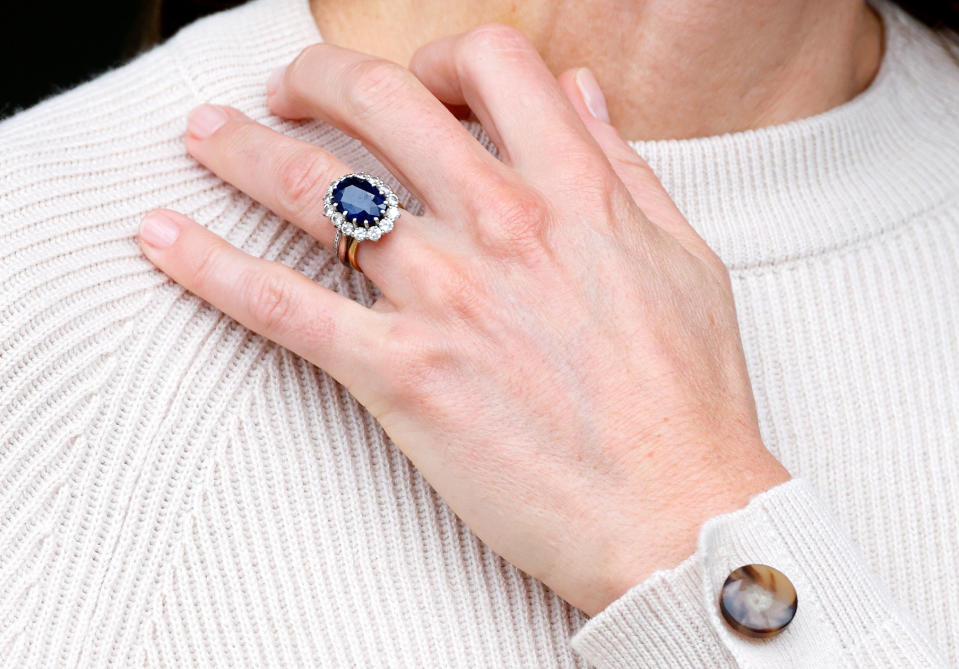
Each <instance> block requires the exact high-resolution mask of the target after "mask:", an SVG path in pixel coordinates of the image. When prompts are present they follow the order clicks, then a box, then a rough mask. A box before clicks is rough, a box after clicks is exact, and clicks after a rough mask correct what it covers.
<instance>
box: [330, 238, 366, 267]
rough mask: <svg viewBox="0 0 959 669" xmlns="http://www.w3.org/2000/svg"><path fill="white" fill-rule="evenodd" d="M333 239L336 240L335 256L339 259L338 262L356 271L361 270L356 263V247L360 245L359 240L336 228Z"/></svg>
mask: <svg viewBox="0 0 959 669" xmlns="http://www.w3.org/2000/svg"><path fill="white" fill-rule="evenodd" d="M334 241H335V242H336V257H337V258H339V259H340V262H341V263H343V264H344V265H347V266H348V267H352V268H353V269H355V270H356V271H357V272H362V271H363V270H361V269H360V266H359V265H358V264H356V249H357V247H358V246H359V245H360V242H359V240H358V239H356V238H354V237H347V236H346V235H344V234H343V233H342V232H340V231H339V230H337V231H336V237H335V240H334Z"/></svg>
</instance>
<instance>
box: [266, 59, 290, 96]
mask: <svg viewBox="0 0 959 669" xmlns="http://www.w3.org/2000/svg"><path fill="white" fill-rule="evenodd" d="M284 72H286V65H281V66H280V67H278V68H276V69H275V70H273V72H271V73H270V78H269V79H267V80H266V94H267V95H273V94H274V93H276V89H278V88H279V87H280V82H281V81H282V80H283V73H284Z"/></svg>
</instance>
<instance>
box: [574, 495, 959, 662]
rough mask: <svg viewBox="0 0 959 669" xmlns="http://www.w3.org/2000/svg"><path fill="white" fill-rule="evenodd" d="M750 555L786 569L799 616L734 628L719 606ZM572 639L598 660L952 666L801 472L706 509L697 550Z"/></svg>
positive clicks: (654, 576)
mask: <svg viewBox="0 0 959 669" xmlns="http://www.w3.org/2000/svg"><path fill="white" fill-rule="evenodd" d="M751 563H759V564H768V565H770V566H772V567H775V568H776V569H779V570H780V571H782V572H783V573H784V574H785V575H786V576H787V577H788V578H789V579H790V580H791V581H792V583H793V585H794V586H795V588H796V593H797V596H798V608H797V611H796V615H795V618H794V619H793V621H792V622H791V623H790V624H789V626H787V627H786V629H784V630H783V631H782V632H780V633H779V634H778V635H777V636H775V637H772V638H769V639H762V640H755V639H748V638H745V637H742V636H740V635H738V634H736V633H735V632H733V631H732V630H731V629H730V628H729V627H728V626H727V624H726V623H725V622H724V621H723V619H722V616H721V614H720V612H719V592H720V589H721V588H722V586H723V583H724V582H725V580H726V577H727V576H728V575H729V573H730V572H731V571H733V570H734V569H736V568H738V567H740V566H742V565H745V564H751ZM571 643H572V646H573V649H574V650H575V651H577V652H578V653H579V654H580V655H582V656H583V657H584V659H586V660H587V661H588V662H589V663H590V664H593V665H595V666H597V667H617V668H618V667H637V666H641V667H677V666H697V667H698V666H710V667H726V666H734V667H770V666H774V667H794V666H795V667H810V666H816V665H817V663H818V664H819V665H820V666H841V665H842V664H843V663H844V662H845V661H848V660H849V659H851V658H852V657H855V656H859V655H860V654H861V655H862V657H865V658H870V657H871V658H872V659H873V660H874V661H878V663H879V664H883V662H884V661H886V660H890V661H895V662H899V663H902V662H903V661H904V660H905V661H906V663H907V664H908V666H922V667H924V666H929V667H934V666H940V667H941V666H945V664H941V662H942V660H941V658H938V656H936V655H935V653H934V651H933V649H932V647H931V645H930V644H929V643H928V641H927V640H926V639H925V638H923V636H922V635H921V633H920V632H919V631H918V627H917V626H916V625H915V623H914V622H913V621H912V620H911V619H910V617H909V615H908V614H907V613H906V612H905V611H904V610H903V609H902V608H901V607H900V606H899V605H898V604H896V603H895V602H894V601H893V599H892V597H891V596H890V595H889V593H888V592H887V591H886V589H885V588H884V587H883V586H882V584H881V583H880V582H879V581H878V579H877V577H876V576H875V575H874V574H873V572H872V571H871V569H870V568H869V566H868V565H867V563H866V561H865V558H864V557H863V556H862V555H861V553H860V552H859V550H858V549H857V548H856V546H855V545H854V544H853V542H852V541H851V539H850V538H849V537H848V536H846V534H845V532H844V531H842V529H841V528H840V526H839V524H838V522H837V521H836V519H835V518H834V516H833V513H832V512H831V511H830V510H829V508H828V507H827V505H826V504H825V503H824V502H823V500H822V499H821V498H820V497H819V495H818V493H817V492H816V491H815V489H814V488H813V487H812V485H811V484H810V483H809V482H807V481H806V480H805V479H802V478H793V479H791V480H789V481H786V482H784V483H780V484H779V485H777V486H775V487H773V488H770V489H769V490H766V491H764V492H761V493H759V494H757V495H755V496H754V497H753V498H752V499H750V501H749V503H748V504H747V505H746V506H745V507H743V508H741V509H737V510H735V511H732V512H729V513H725V514H721V515H718V516H715V517H713V518H710V519H709V520H707V521H706V522H705V523H704V524H703V526H702V527H701V528H700V532H699V539H698V547H697V550H696V552H695V553H694V554H693V555H691V556H689V557H688V558H687V559H686V560H684V561H683V562H682V563H680V564H679V565H677V566H676V567H673V568H671V569H664V570H660V571H657V572H655V573H654V574H652V575H651V576H650V577H649V578H648V579H646V580H645V581H643V582H642V583H640V584H639V585H636V586H635V587H633V588H632V589H631V590H629V591H628V592H626V593H625V594H624V595H623V596H622V597H620V598H619V599H617V600H616V601H614V602H613V603H612V604H610V605H609V606H608V607H606V609H604V610H603V611H601V612H600V613H599V614H597V615H596V616H595V617H594V618H592V619H591V620H590V621H589V622H587V623H586V625H584V626H583V627H582V628H581V629H580V630H579V631H578V632H577V633H576V634H575V636H573V638H572V640H571ZM877 653H878V654H879V655H878V656H877V655H876V654H877ZM937 662H940V664H937ZM890 666H891V665H890Z"/></svg>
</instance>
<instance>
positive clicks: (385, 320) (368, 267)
mask: <svg viewBox="0 0 959 669" xmlns="http://www.w3.org/2000/svg"><path fill="white" fill-rule="evenodd" d="M343 4H348V3H343ZM494 4H496V3H489V6H492V5H494ZM584 4H586V3H584ZM597 4H600V3H597ZM529 5H530V7H534V5H535V3H529ZM444 6H446V5H444ZM570 6H572V5H570ZM563 8H565V9H566V11H571V10H570V9H569V7H568V6H566V5H563ZM625 9H626V7H625V6H622V7H619V10H620V11H625ZM714 9H715V8H714V7H713V5H712V4H708V5H707V7H706V9H704V12H706V11H707V10H708V11H713V10H714ZM743 11H745V10H743ZM518 16H519V15H517V17H518ZM637 20H639V19H637ZM398 32H399V31H398ZM847 37H850V38H852V37H851V36H847ZM657 39H665V37H659V38H657ZM393 60H396V59H393ZM408 64H409V68H408V69H407V68H405V67H402V66H400V65H398V64H396V63H395V62H390V61H388V60H386V59H381V58H379V57H375V56H371V55H368V54H363V53H361V52H359V51H355V50H352V49H349V48H345V47H342V46H336V45H333V44H320V45H315V46H312V47H309V48H307V49H305V50H304V51H303V52H302V53H301V54H300V55H299V56H298V57H297V58H296V59H295V60H294V61H293V62H292V63H291V64H290V65H289V66H288V67H286V68H285V69H284V70H282V71H281V72H280V73H279V74H278V75H276V76H275V77H273V78H271V81H270V82H269V83H268V84H267V86H266V89H267V90H266V91H265V94H266V95H267V96H268V102H269V106H270V108H271V110H272V111H273V112H274V113H276V114H278V115H279V116H282V117H286V118H291V119H306V118H311V119H320V120H322V121H325V122H328V123H331V124H333V125H336V126H338V127H340V128H342V129H343V130H344V131H346V132H347V133H350V134H352V135H355V136H357V137H359V138H360V139H361V140H362V141H363V142H364V143H365V144H366V146H367V147H368V148H369V149H370V150H371V151H372V152H373V153H374V155H376V156H377V157H378V158H379V159H380V161H381V162H382V163H383V165H384V167H386V168H387V169H389V171H390V172H392V173H393V174H394V175H395V176H396V178H397V179H399V180H400V181H401V182H402V183H403V184H404V185H406V186H407V187H408V188H409V189H410V190H411V192H413V193H414V194H415V196H416V197H417V199H418V200H419V201H420V202H421V203H422V204H423V205H424V207H425V211H424V213H423V215H422V216H414V215H412V214H410V213H408V212H403V214H402V215H401V216H400V218H399V220H398V221H397V223H396V229H395V230H394V231H392V232H390V233H389V234H386V235H385V236H384V237H383V238H382V239H380V240H379V241H376V242H370V241H367V242H363V243H361V244H360V247H359V250H358V254H357V257H358V262H359V264H360V266H361V267H362V268H363V270H364V273H365V274H366V276H367V277H368V278H369V279H370V280H371V281H373V282H374V283H376V284H377V286H379V288H380V289H381V291H382V293H383V297H382V298H381V299H380V300H378V301H377V302H376V303H375V304H374V305H373V306H372V307H371V308H366V307H364V306H362V305H360V304H358V303H356V302H353V301H352V300H349V299H347V298H345V297H342V296H340V295H338V294H336V293H334V292H332V291H331V290H329V289H327V288H325V287H323V286H320V285H317V284H316V283H314V282H313V281H311V280H309V279H308V278H306V277H304V276H303V275H301V274H299V273H297V272H295V271H293V270H291V269H290V268H288V267H286V266H284V265H282V264H279V263H276V262H271V261H265V260H262V259H259V258H253V257H251V256H249V255H247V254H245V253H243V252H242V251H240V250H238V249H236V248H234V247H232V246H230V245H229V244H227V243H226V242H225V241H224V240H222V239H220V238H218V237H216V236H215V235H213V234H212V233H210V232H209V231H208V230H207V229H206V228H205V227H203V226H202V225H199V224H197V223H196V222H194V221H191V220H190V219H188V218H187V217H185V216H183V215H182V214H179V213H176V212H172V211H169V210H159V211H154V212H150V213H148V214H147V215H146V216H145V217H144V219H143V222H142V223H141V229H140V235H139V241H140V246H141V249H142V250H143V252H144V254H145V255H146V256H147V257H148V258H149V259H150V260H151V261H152V262H154V263H155V264H156V266H157V267H159V268H160V269H161V270H163V271H164V272H165V273H167V274H168V275H169V276H170V277H171V278H173V279H174V280H176V281H177V282H179V283H181V284H182V285H183V286H184V287H186V288H187V289H189V290H190V291H192V292H193V293H195V294H196V295H198V296H200V297H202V298H204V299H206V300H208V301H209V302H210V303H212V304H213V305H215V306H217V307H218V308H220V309H222V310H223V311H224V312H225V313H227V314H229V315H231V316H232V317H234V318H236V319H237V320H238V321H239V322H241V323H243V324H244V325H246V326H247V327H249V328H251V329H252V330H254V331H256V332H259V333H261V334H262V335H264V336H266V337H269V338H270V339H272V340H274V341H276V342H278V343H279V344H281V345H283V346H286V347H288V348H289V349H291V350H292V351H293V352H295V353H297V354H299V355H301V356H303V357H304V358H306V359H308V360H310V361H311V362H313V363H314V364H316V365H318V366H319V367H321V368H322V369H324V370H325V371H326V372H328V373H329V374H330V375H332V376H333V377H334V378H335V379H336V380H338V381H339V382H340V383H342V384H343V385H344V386H345V387H346V388H348V389H349V391H350V392H351V393H352V394H353V395H354V396H355V397H356V398H357V399H358V400H359V401H360V402H361V403H362V404H363V405H364V406H365V407H366V408H367V409H368V410H369V411H370V412H371V413H372V414H373V415H374V416H375V417H376V418H377V420H378V421H379V422H380V424H381V425H382V426H383V428H384V429H385V431H386V432H387V434H389V436H390V437H391V438H392V439H393V441H394V442H395V443H396V444H397V446H398V447H399V448H401V449H402V450H403V452H404V453H406V455H407V456H408V457H409V458H410V459H411V461H412V462H413V463H414V464H415V465H416V467H417V468H418V469H419V471H420V472H421V473H422V474H423V475H424V476H425V477H426V478H427V480H429V482H430V483H431V484H432V485H433V487H434V488H435V489H436V490H437V492H438V493H439V494H440V495H441V496H442V497H443V498H444V500H445V501H446V502H447V503H448V504H449V505H450V506H451V507H452V508H453V510H454V511H455V512H456V513H457V514H458V515H459V516H460V517H461V518H462V519H463V520H464V521H465V522H466V523H467V524H468V525H469V526H470V528H471V529H472V530H473V531H474V532H475V533H476V534H477V535H478V536H479V537H480V538H481V539H482V540H484V541H485V542H486V543H487V544H488V545H489V546H490V547H491V548H493V550H495V551H496V552H498V553H499V554H500V555H502V556H503V557H504V558H505V559H506V560H508V561H510V562H511V563H513V564H515V565H516V566H517V567H519V568H520V569H523V570H524V571H526V572H527V573H529V574H530V575H532V576H534V577H536V578H538V579H540V580H541V581H543V582H544V583H545V584H546V585H548V586H549V587H551V588H552V589H553V590H554V591H555V592H556V593H557V594H559V595H560V596H561V597H563V598H564V599H566V600H567V601H568V602H570V603H571V604H572V605H574V606H576V607H579V608H581V609H583V610H584V611H586V612H587V613H589V614H596V613H598V612H599V611H601V610H603V609H604V608H605V607H606V606H608V605H609V603H611V602H612V601H613V600H615V599H616V598H618V597H619V596H621V595H622V594H623V593H625V592H626V591H627V590H628V589H629V588H631V587H632V586H634V585H636V584H638V583H640V582H642V581H643V580H645V579H646V578H647V577H648V576H649V575H650V574H652V573H653V572H654V571H656V570H658V569H665V568H670V567H674V566H676V565H677V564H679V563H680V562H681V561H682V560H684V559H685V558H687V557H688V556H689V555H690V554H691V553H693V552H694V551H695V550H696V541H697V535H698V531H699V528H700V526H701V525H702V523H703V522H704V521H705V520H706V519H708V518H710V517H712V516H715V515H717V514H719V513H724V512H727V511H732V510H734V509H737V508H740V507H742V506H744V505H745V504H746V503H747V502H748V501H749V499H750V498H751V497H753V496H754V495H756V494H758V493H759V492H762V491H764V490H767V489H769V488H770V487H773V486H775V485H777V484H779V483H782V482H784V481H787V480H788V479H789V473H788V472H787V471H786V470H785V469H784V468H783V467H782V465H781V464H780V463H779V462H778V461H776V459H775V458H774V457H773V456H772V455H771V454H770V453H769V451H768V450H767V449H766V447H765V445H764V444H763V441H762V438H761V436H760V430H759V425H758V419H757V416H756V408H755V403H754V400H753V395H752V390H751V388H750V383H749V376H748V373H747V369H746V362H745V358H744V355H743V350H742V345H741V341H740V333H739V329H738V324H737V319H736V311H735V305H734V300H733V293H732V287H731V283H730V278H729V274H728V272H727V270H726V268H725V266H724V265H723V263H722V261H721V259H720V258H719V257H718V256H717V255H716V254H715V253H714V252H713V251H712V250H711V249H709V247H708V246H707V245H706V243H705V242H704V241H703V240H702V239H701V238H700V237H699V235H698V234H697V233H696V232H695V230H694V229H693V227H692V226H691V225H690V224H689V223H688V222H687V221H686V220H685V218H684V217H683V216H682V214H681V213H680V212H679V211H678V209H677V208H676V207H675V205H674V204H673V202H672V200H671V199H670V198H669V195H668V194H667V193H666V192H665V191H664V190H663V188H662V186H661V185H660V183H659V181H658V180H657V179H656V177H655V175H654V174H653V173H652V172H651V170H650V169H649V168H648V166H646V165H645V164H644V163H643V162H642V161H641V160H640V159H639V158H638V156H637V155H636V154H635V152H633V151H632V150H631V149H630V148H629V146H628V145H627V144H626V143H625V142H624V141H623V139H622V136H621V134H620V133H619V132H618V131H617V129H616V127H614V126H613V125H611V124H610V123H607V122H606V121H605V120H604V119H606V115H605V113H604V110H605V109H606V105H605V103H604V101H603V99H602V94H601V93H600V92H599V90H598V89H597V88H595V87H593V86H590V85H589V83H590V81H591V78H590V75H589V73H588V72H587V71H585V70H579V69H575V70H567V71H565V72H562V73H561V74H560V75H559V76H558V77H556V76H555V75H554V73H553V71H552V70H551V69H550V67H549V65H548V64H547V63H546V62H544V61H543V60H542V59H541V57H540V55H539V54H538V52H537V49H536V47H535V45H534V44H533V43H531V41H530V40H528V39H527V38H526V37H525V36H524V35H523V34H522V33H521V32H519V31H518V30H516V29H514V28H510V27H507V26H503V25H499V24H486V25H482V26H479V27H474V28H471V29H470V30H468V31H466V32H463V33H459V34H456V35H453V36H449V37H445V38H440V39H436V40H433V41H430V42H428V43H427V44H425V45H423V46H420V47H419V48H418V49H416V51H415V52H414V53H413V54H412V57H411V58H410V59H409V63H408ZM517 90H522V91H524V94H523V95H522V96H518V95H515V94H514V93H513V91H517ZM584 91H585V93H586V94H585V96H584ZM371 100H374V101H376V100H389V104H382V103H376V102H373V103H371V102H370V101H371ZM629 104H630V102H629V101H628V100H626V99H622V100H620V101H619V102H617V103H615V104H614V105H613V109H614V110H615V109H617V108H618V109H621V110H625V109H628V105H629ZM464 105H465V106H468V107H469V108H470V109H471V110H472V112H473V113H474V114H475V115H476V117H477V118H478V120H479V121H480V122H481V123H482V124H483V125H484V127H485V128H486V129H487V132H488V133H489V135H490V137H491V138H492V139H493V140H494V142H495V143H496V145H497V148H498V149H499V154H500V156H501V158H502V160H497V159H496V158H494V157H493V156H492V155H491V154H490V153H488V152H487V151H486V150H485V149H483V148H482V147H481V146H480V145H479V144H478V143H477V142H476V141H475V140H474V139H473V137H472V136H471V135H469V133H467V132H466V131H465V129H464V128H463V126H462V125H461V124H460V122H459V121H457V120H456V119H455V118H454V116H453V115H452V114H451V113H450V111H449V107H461V106H464ZM617 105H618V106H617ZM624 105H625V106H624ZM590 109H592V110H593V111H594V112H596V115H594V114H593V113H591V111H590ZM742 111H743V114H745V113H746V111H747V110H742ZM728 120H729V119H727V121H728ZM185 142H186V147H187V149H188V150H189V152H190V153H191V154H192V155H193V156H194V157H195V158H196V159H197V160H198V161H199V162H200V163H202V164H203V165H205V166H206V167H208V168H209V169H211V170H212V171H213V172H215V173H216V174H218V175H219V176H220V177H222V178H223V179H225V180H226V181H228V182H230V183H232V184H234V185H235V186H237V187H238V188H240V189H241V190H243V191H245V192H247V193H248V194H250V195H251V196H252V197H254V198H255V199H257V200H259V201H260V202H262V203H263V204H264V205H266V206H267V207H269V208H270V209H272V210H273V211H275V212H276V213H277V214H279V215H280V216H282V217H283V218H285V219H286V220H288V221H290V222H291V223H292V224H294V225H297V226H299V227H301V228H303V229H304V230H305V231H307V232H308V233H309V234H311V235H313V236H314V237H316V238H317V239H318V240H319V241H320V242H322V243H323V244H325V245H327V246H329V245H330V244H331V242H332V239H333V233H334V228H333V227H332V225H330V224H329V221H328V220H326V219H325V218H324V217H323V213H322V208H323V203H322V200H323V196H324V194H325V191H326V188H327V185H328V184H329V183H330V181H331V180H333V179H334V178H336V177H338V176H341V175H343V174H345V173H348V172H351V171H353V170H352V168H351V167H350V166H349V165H345V164H343V163H341V162H340V161H339V160H338V159H337V158H336V157H335V156H333V155H331V154H330V153H328V152H326V151H324V150H323V149H320V148H318V147H315V146H312V145H308V144H305V143H301V142H299V141H296V140H293V139H290V138H287V137H284V136H283V135H280V134H278V133H276V132H274V131H272V130H270V129H268V128H266V127H264V126H262V125H259V124H257V123H255V122H253V121H252V120H250V119H248V118H247V117H245V116H244V115H243V114H242V113H240V112H239V111H237V110H235V109H231V108H228V107H218V106H210V105H206V106H201V107H200V108H198V109H197V110H195V111H194V112H193V114H192V115H191V118H190V123H189V127H188V131H187V135H186V137H185ZM556 156H563V160H556ZM158 225H159V228H158V227H157V226H158ZM160 233H163V234H160Z"/></svg>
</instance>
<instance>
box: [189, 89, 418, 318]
mask: <svg viewBox="0 0 959 669" xmlns="http://www.w3.org/2000/svg"><path fill="white" fill-rule="evenodd" d="M186 147H187V150H188V151H189V152H190V154H191V155H192V156H193V157H195V158H196V159H197V160H198V161H200V163H202V164H203V165H204V166H206V167H207V168H209V169H210V170H211V171H212V172H213V173H214V174H216V175H217V176H219V177H220V178H221V179H223V180H225V181H227V182H229V183H231V184H233V185H234V186H236V187H237V188H239V189H240V190H242V191H243V192H245V193H247V194H248V195H249V196H250V197H252V198H253V199H254V200H257V201H258V202H261V203H262V204H264V205H266V206H267V207H268V208H269V209H271V210H272V211H274V212H275V213H276V214H278V215H279V216H281V217H282V218H284V219H286V220H288V221H290V222H291V223H293V224H294V225H296V226H298V227H300V228H302V229H303V230H305V231H306V232H307V233H309V234H310V235H312V236H313V237H315V238H316V239H318V240H319V241H320V242H322V243H323V244H324V245H325V246H326V247H327V248H330V249H331V250H332V251H333V252H334V253H335V251H336V250H335V249H332V244H333V238H334V235H335V234H336V228H335V227H333V224H332V223H331V222H330V220H329V219H328V218H327V217H326V216H325V215H324V213H323V198H324V196H325V195H326V191H327V189H328V187H329V184H330V182H331V181H333V179H335V178H337V177H340V176H343V175H344V174H347V173H350V172H352V170H351V169H350V168H349V167H348V166H347V165H345V164H344V163H342V162H341V161H340V160H339V159H338V158H337V157H336V156H334V155H333V154H331V153H330V152H328V151H325V150H323V149H321V148H319V147H317V146H314V145H312V144H308V143H306V142H301V141H299V140H296V139H293V138H292V137H287V136H286V135H284V134H282V133H279V132H276V131H274V130H272V129H270V128H267V127H266V126H264V125H262V124H260V123H257V122H256V121H253V120H252V119H250V118H248V117H247V116H245V115H244V114H242V113H241V112H239V111H237V110H236V109H232V108H230V107H222V106H214V105H201V106H199V107H197V108H196V109H195V110H194V111H193V113H192V114H191V115H190V119H189V122H188V124H187V135H186ZM422 226H423V221H422V219H420V218H419V217H417V216H414V215H413V214H410V213H409V212H406V211H404V212H403V213H402V214H401V215H400V218H399V219H398V220H397V221H396V229H395V230H393V231H392V232H390V233H389V234H386V235H383V236H382V237H381V238H380V239H378V240H376V241H372V240H368V241H364V242H361V243H360V244H359V246H358V247H357V251H356V260H357V264H358V265H359V266H360V267H361V268H362V269H363V273H364V274H366V275H367V276H368V277H369V278H370V280H372V281H373V282H374V283H375V284H376V285H377V286H379V287H380V289H381V290H382V291H383V294H384V295H385V296H386V297H388V298H389V299H390V300H395V301H396V302H397V304H400V303H405V301H406V300H407V299H410V298H411V296H410V295H408V294H407V293H408V288H409V282H408V281H407V280H406V277H408V276H409V274H410V272H414V271H416V269H417V268H418V267H422V266H423V264H424V263H426V262H427V260H426V259H425V258H424V257H423V251H424V245H423V244H422V243H421V240H420V236H419V234H418V233H419V232H420V231H421V230H422Z"/></svg>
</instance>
